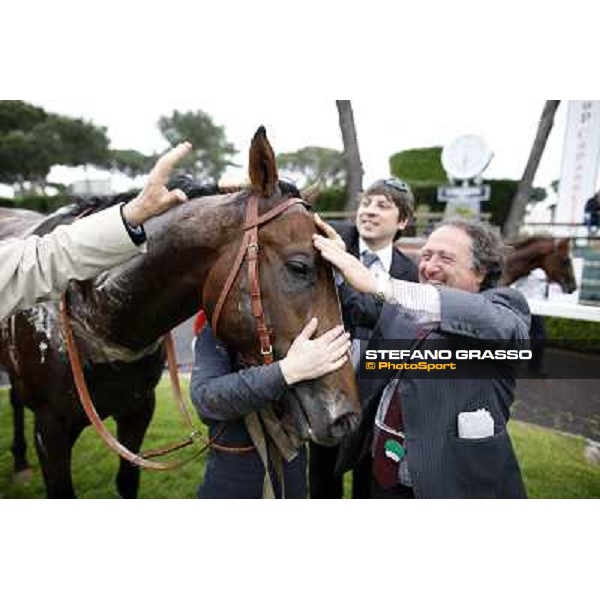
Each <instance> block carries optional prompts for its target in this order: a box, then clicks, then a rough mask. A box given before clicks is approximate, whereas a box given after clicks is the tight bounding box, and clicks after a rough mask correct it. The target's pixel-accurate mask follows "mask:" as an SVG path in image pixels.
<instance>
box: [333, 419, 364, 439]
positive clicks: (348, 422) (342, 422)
mask: <svg viewBox="0 0 600 600" xmlns="http://www.w3.org/2000/svg"><path fill="white" fill-rule="evenodd" d="M359 422H360V415H359V414H358V413H347V414H345V415H342V416H341V417H339V418H337V419H336V420H335V421H334V422H333V423H332V424H331V425H330V426H329V428H328V430H327V432H328V433H329V435H330V436H331V437H332V438H335V439H341V438H342V437H344V436H345V435H348V434H349V433H351V432H352V431H354V430H355V429H356V427H358V423H359Z"/></svg>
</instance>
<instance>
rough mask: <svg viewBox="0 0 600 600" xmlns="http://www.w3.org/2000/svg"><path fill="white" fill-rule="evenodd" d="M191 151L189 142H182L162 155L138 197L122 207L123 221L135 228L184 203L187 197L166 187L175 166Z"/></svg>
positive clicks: (177, 190) (176, 190)
mask: <svg viewBox="0 0 600 600" xmlns="http://www.w3.org/2000/svg"><path fill="white" fill-rule="evenodd" d="M191 149H192V145H191V144H190V143H189V142H182V143H181V144H178V145H177V146H175V148H172V149H171V150H169V151H168V152H167V153H165V154H163V155H162V156H161V157H160V158H159V159H158V160H157V161H156V164H155V165H154V168H153V169H152V171H150V174H149V175H148V181H147V183H146V185H145V186H144V189H143V190H142V191H141V193H140V194H139V196H137V197H135V198H134V199H133V200H132V201H131V202H128V203H127V204H126V205H125V206H124V207H123V217H124V218H125V220H126V221H127V222H128V223H130V224H131V225H133V226H134V227H137V226H138V225H142V224H143V223H144V222H146V221H147V220H148V219H151V218H152V217H156V216H157V215H160V214H162V213H164V212H165V211H167V210H169V208H171V207H172V206H174V205H175V204H179V203H180V202H185V201H186V200H187V196H186V195H185V193H184V192H183V191H182V190H179V189H175V190H171V191H169V190H168V189H167V187H166V185H167V181H168V180H169V177H170V176H171V171H173V168H174V167H175V165H176V164H177V163H178V162H179V161H180V160H181V159H182V158H184V157H185V156H186V155H187V154H188V153H189V152H190V150H191Z"/></svg>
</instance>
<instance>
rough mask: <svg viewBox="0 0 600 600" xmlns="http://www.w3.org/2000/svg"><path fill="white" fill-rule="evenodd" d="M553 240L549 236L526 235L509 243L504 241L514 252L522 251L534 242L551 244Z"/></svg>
mask: <svg viewBox="0 0 600 600" xmlns="http://www.w3.org/2000/svg"><path fill="white" fill-rule="evenodd" d="M551 241H553V238H552V236H551V235H547V234H538V235H527V236H523V237H518V238H515V239H513V240H510V241H506V242H505V243H506V245H507V246H509V247H511V248H513V249H514V250H522V249H523V248H526V247H527V246H529V245H530V244H534V243H536V242H551Z"/></svg>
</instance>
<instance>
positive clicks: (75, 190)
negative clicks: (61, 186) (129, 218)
mask: <svg viewBox="0 0 600 600" xmlns="http://www.w3.org/2000/svg"><path fill="white" fill-rule="evenodd" d="M68 192H69V194H70V195H72V196H109V195H110V194H112V193H113V189H112V184H111V180H110V179H83V180H81V181H74V182H73V183H71V184H70V185H69V187H68Z"/></svg>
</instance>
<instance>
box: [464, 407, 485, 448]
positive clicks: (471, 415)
mask: <svg viewBox="0 0 600 600" xmlns="http://www.w3.org/2000/svg"><path fill="white" fill-rule="evenodd" d="M493 435H494V419H493V417H492V415H491V414H490V412H489V411H488V410H486V409H485V408H480V409H479V410H476V411H475V412H462V413H459V415H458V437H459V438H462V439H470V440H475V439H481V438H486V437H492V436H493Z"/></svg>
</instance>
